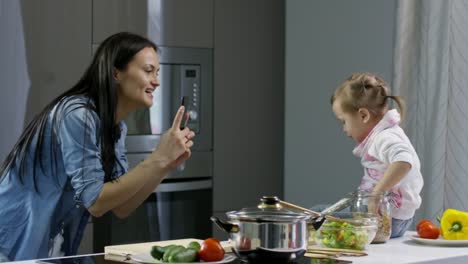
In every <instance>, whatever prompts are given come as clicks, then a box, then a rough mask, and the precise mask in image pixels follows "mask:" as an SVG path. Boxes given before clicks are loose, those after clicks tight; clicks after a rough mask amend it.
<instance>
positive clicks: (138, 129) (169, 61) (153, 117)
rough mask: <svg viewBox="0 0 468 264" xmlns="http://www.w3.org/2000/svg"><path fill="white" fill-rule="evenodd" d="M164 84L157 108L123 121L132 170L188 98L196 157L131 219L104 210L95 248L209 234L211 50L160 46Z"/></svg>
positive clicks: (96, 230) (96, 229)
mask: <svg viewBox="0 0 468 264" xmlns="http://www.w3.org/2000/svg"><path fill="white" fill-rule="evenodd" d="M159 55H160V72H159V76H160V83H161V85H160V86H159V87H158V88H157V89H156V91H155V94H154V97H153V98H154V99H153V100H154V102H153V106H152V107H151V108H149V109H142V110H139V111H136V112H134V113H132V114H131V115H129V116H128V117H127V118H126V120H125V122H126V124H127V128H128V134H127V138H126V149H127V158H128V161H129V166H130V168H132V167H134V166H135V165H137V164H138V163H139V162H141V161H142V160H144V159H145V158H146V157H147V156H148V155H149V154H150V153H151V152H152V151H153V150H154V149H155V147H156V146H157V144H158V143H159V139H160V137H161V136H162V134H163V133H164V132H165V131H166V130H167V129H169V128H170V126H171V125H172V120H173V118H174V116H175V113H176V111H177V109H178V108H179V106H180V104H181V98H182V97H185V103H186V109H187V111H188V113H189V116H190V119H189V121H188V123H187V126H188V127H189V128H190V129H191V130H193V131H194V132H195V134H196V136H195V138H194V146H193V147H192V156H191V158H190V159H189V160H187V161H186V162H185V164H183V165H181V166H179V167H178V168H177V169H176V170H174V171H172V172H170V173H169V174H168V175H167V176H166V177H165V178H164V180H163V181H162V183H161V184H160V185H159V186H158V187H157V188H156V190H155V192H154V193H153V194H152V195H151V196H150V197H149V198H148V199H147V201H145V203H144V204H143V205H142V206H140V207H139V208H138V209H137V210H136V211H135V212H134V213H133V214H132V215H131V216H130V217H129V218H128V219H124V220H121V219H117V218H116V217H115V216H113V215H112V214H106V215H105V216H104V217H101V218H100V219H95V224H94V250H95V252H98V251H99V250H102V249H103V247H104V246H105V245H115V244H124V243H134V242H144V241H157V240H169V239H177V238H184V237H185V238H186V237H194V238H204V237H209V236H211V230H212V228H211V227H212V225H211V222H210V216H211V214H212V204H213V202H212V186H213V179H212V177H213V139H212V135H213V123H212V121H213V85H212V82H213V77H212V76H213V75H212V72H213V67H212V61H213V58H212V50H211V49H203V48H174V47H160V51H159Z"/></svg>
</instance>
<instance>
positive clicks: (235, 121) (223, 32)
mask: <svg viewBox="0 0 468 264" xmlns="http://www.w3.org/2000/svg"><path fill="white" fill-rule="evenodd" d="M214 36H215V38H214V44H215V45H214V46H215V48H214V67H213V68H214V113H215V114H214V122H213V123H214V132H213V133H214V144H213V149H214V150H213V152H214V184H213V197H214V198H213V209H214V215H216V216H221V217H223V218H224V217H225V216H224V213H225V212H226V211H229V210H239V209H241V208H243V207H252V206H255V205H256V204H258V203H259V199H260V198H261V196H263V195H277V196H279V197H281V198H282V195H283V152H284V146H283V141H284V136H283V130H284V112H283V111H284V99H283V98H284V97H283V95H284V1H271V0H256V1H249V0H217V1H216V5H215V31H214ZM213 232H214V235H215V236H216V237H219V238H227V237H226V235H225V233H224V234H223V233H222V232H219V229H218V228H217V227H214V228H213Z"/></svg>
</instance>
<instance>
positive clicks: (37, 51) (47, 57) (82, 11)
mask: <svg viewBox="0 0 468 264" xmlns="http://www.w3.org/2000/svg"><path fill="white" fill-rule="evenodd" d="M91 4H92V3H91V0H83V1H60V0H46V1H36V0H23V1H21V12H22V14H21V19H22V20H23V33H24V41H25V49H26V51H27V56H26V59H27V62H26V63H27V65H28V74H29V78H30V80H31V87H30V88H29V96H28V107H27V112H26V123H29V121H30V120H31V119H32V117H33V116H35V115H36V114H37V113H39V111H41V110H42V109H43V107H44V106H45V105H46V104H48V103H49V102H50V101H51V100H52V99H53V98H55V97H56V96H58V95H59V94H60V93H62V92H63V91H65V90H67V89H69V88H71V87H72V86H73V85H74V84H75V82H77V81H78V80H79V78H80V77H81V75H82V74H83V72H84V71H85V69H86V67H87V65H88V63H89V61H90V59H91V34H90V30H91V7H92V5H91ZM18 34H21V32H18Z"/></svg>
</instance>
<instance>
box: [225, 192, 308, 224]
mask: <svg viewBox="0 0 468 264" xmlns="http://www.w3.org/2000/svg"><path fill="white" fill-rule="evenodd" d="M226 215H227V217H228V218H229V219H230V220H238V221H246V222H276V223H291V222H297V221H303V220H308V219H310V218H311V217H312V215H311V214H310V213H308V212H303V211H298V210H291V209H288V208H284V207H282V206H281V205H280V204H279V203H276V202H274V200H271V199H269V198H268V200H265V197H264V198H262V203H261V204H259V206H258V207H251V208H243V209H241V210H239V211H230V212H227V213H226Z"/></svg>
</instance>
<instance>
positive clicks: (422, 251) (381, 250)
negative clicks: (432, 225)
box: [342, 232, 468, 264]
mask: <svg viewBox="0 0 468 264" xmlns="http://www.w3.org/2000/svg"><path fill="white" fill-rule="evenodd" d="M413 235H416V232H406V234H405V235H404V236H403V237H400V238H394V239H390V240H389V241H388V242H387V243H385V244H371V245H369V248H368V249H367V250H366V251H367V253H368V256H365V257H342V258H343V259H347V260H351V261H353V263H356V264H370V263H372V264H375V263H382V264H387V263H388V264H390V263H392V264H393V263H398V264H400V263H402V264H403V263H427V264H432V263H444V264H461V263H463V264H466V263H468V246H464V247H449V246H435V245H427V244H420V243H417V242H415V241H414V240H412V239H411V238H410V236H413Z"/></svg>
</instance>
